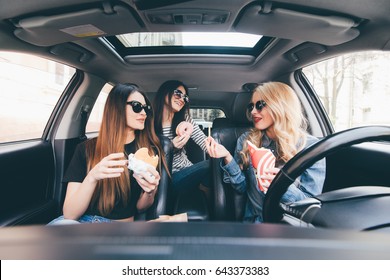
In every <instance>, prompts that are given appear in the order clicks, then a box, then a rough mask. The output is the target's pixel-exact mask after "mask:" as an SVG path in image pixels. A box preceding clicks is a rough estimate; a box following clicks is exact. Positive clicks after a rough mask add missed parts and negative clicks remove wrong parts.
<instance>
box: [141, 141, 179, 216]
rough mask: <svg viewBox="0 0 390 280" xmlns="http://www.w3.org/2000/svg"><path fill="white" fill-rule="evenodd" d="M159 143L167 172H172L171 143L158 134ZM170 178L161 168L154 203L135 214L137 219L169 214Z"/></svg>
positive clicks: (171, 204) (171, 207)
mask: <svg viewBox="0 0 390 280" xmlns="http://www.w3.org/2000/svg"><path fill="white" fill-rule="evenodd" d="M159 138H160V143H161V146H162V148H163V151H164V154H165V158H166V161H167V166H168V168H169V173H170V174H172V159H173V145H172V142H171V140H169V139H168V137H165V136H159ZM170 183H171V178H170V177H169V175H168V173H167V171H166V170H165V168H164V167H162V168H161V174H160V182H159V185H158V189H157V194H156V196H155V199H154V203H153V205H152V206H151V207H149V209H148V210H146V211H145V212H144V213H140V214H138V216H137V220H152V219H156V218H158V217H159V216H160V215H170V214H171V213H172V209H173V201H171V198H172V196H171V194H170V191H171V190H170V187H169V186H170Z"/></svg>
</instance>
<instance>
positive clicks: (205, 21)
mask: <svg viewBox="0 0 390 280" xmlns="http://www.w3.org/2000/svg"><path fill="white" fill-rule="evenodd" d="M146 16H147V18H148V20H149V21H150V23H153V24H177V25H182V24H183V25H210V24H224V23H225V22H226V21H227V19H228V17H229V12H226V11H214V10H202V11H195V12H194V11H192V12H191V13H189V12H186V11H164V12H158V13H146Z"/></svg>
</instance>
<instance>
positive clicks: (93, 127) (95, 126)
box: [85, 83, 113, 133]
mask: <svg viewBox="0 0 390 280" xmlns="http://www.w3.org/2000/svg"><path fill="white" fill-rule="evenodd" d="M112 88H113V86H112V85H111V84H108V83H107V84H105V85H104V87H103V88H102V90H101V91H100V93H99V96H98V98H97V99H96V102H95V105H94V106H93V108H92V111H91V114H90V115H89V118H88V122H87V127H86V129H85V132H86V133H93V132H98V131H99V130H100V124H101V123H102V118H103V111H104V105H105V104H106V100H107V96H108V93H109V92H110V91H111V89H112Z"/></svg>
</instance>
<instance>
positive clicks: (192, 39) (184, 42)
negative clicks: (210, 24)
mask: <svg viewBox="0 0 390 280" xmlns="http://www.w3.org/2000/svg"><path fill="white" fill-rule="evenodd" d="M116 37H117V38H118V40H119V41H120V42H121V43H122V44H123V46H125V47H126V48H132V47H157V46H160V47H161V46H189V47H194V46H203V47H241V48H253V47H254V46H255V45H256V44H257V43H258V42H259V40H260V39H261V37H262V36H261V35H254V34H245V33H227V32H161V33H155V32H149V33H148V32H143V33H142V32H141V33H129V34H123V35H118V36H116Z"/></svg>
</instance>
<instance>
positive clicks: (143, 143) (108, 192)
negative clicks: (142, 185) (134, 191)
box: [86, 84, 169, 215]
mask: <svg viewBox="0 0 390 280" xmlns="http://www.w3.org/2000/svg"><path fill="white" fill-rule="evenodd" d="M135 92H139V93H141V94H142V95H143V96H144V98H145V101H146V104H147V105H151V103H150V101H149V100H148V98H147V97H146V96H145V95H144V94H143V93H142V92H141V91H140V90H139V89H138V88H137V87H136V86H135V85H132V84H117V85H116V86H115V87H113V89H112V90H111V92H110V93H109V95H108V97H107V101H106V104H105V107H104V111H103V119H102V123H101V126H100V131H99V136H98V137H97V138H95V139H91V140H89V141H88V142H87V144H86V155H87V172H89V171H90V170H91V169H92V168H93V167H94V166H95V165H96V164H98V163H99V162H100V161H101V160H102V158H104V157H106V156H107V155H109V154H111V153H117V152H118V151H124V146H125V144H126V135H127V134H126V127H127V123H126V106H127V105H126V102H127V99H128V97H129V96H130V95H131V94H133V93H135ZM135 146H136V149H139V148H141V147H146V148H148V150H149V151H153V150H156V151H157V154H158V156H159V161H160V162H159V165H158V170H159V172H161V166H162V165H163V166H164V168H165V169H166V170H167V172H168V167H167V164H166V160H165V155H164V152H163V150H162V147H161V145H160V141H159V139H158V137H157V135H156V133H155V132H154V120H153V115H148V116H147V118H146V120H145V128H144V129H143V130H136V131H135ZM168 174H169V172H168ZM130 189H131V187H130V177H129V172H123V173H122V175H121V176H120V177H117V178H107V179H103V180H100V181H99V182H98V184H97V186H96V188H95V191H94V194H93V196H92V199H91V203H90V207H92V208H93V209H98V210H99V212H100V213H101V214H103V215H108V214H109V213H110V212H111V211H112V209H113V208H114V206H115V202H116V200H117V199H120V202H121V203H122V204H123V205H126V204H127V201H128V197H129V195H131V193H130Z"/></svg>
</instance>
